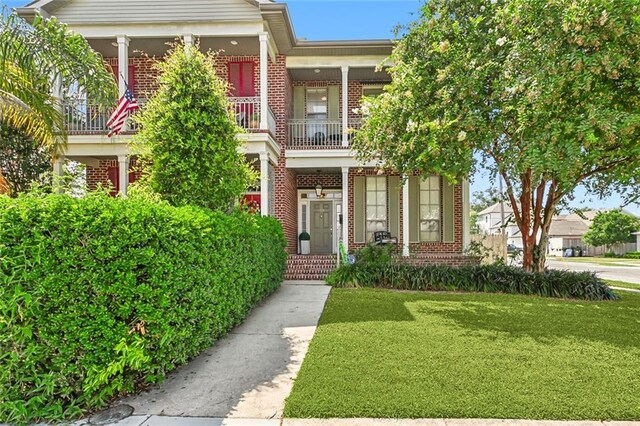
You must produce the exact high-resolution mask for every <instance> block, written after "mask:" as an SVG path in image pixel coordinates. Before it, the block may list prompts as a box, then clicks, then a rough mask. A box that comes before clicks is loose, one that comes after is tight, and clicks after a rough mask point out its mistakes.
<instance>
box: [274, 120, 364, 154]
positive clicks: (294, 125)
mask: <svg viewBox="0 0 640 426" xmlns="http://www.w3.org/2000/svg"><path fill="white" fill-rule="evenodd" d="M348 125H349V127H348V128H347V141H348V144H349V145H351V141H352V139H353V137H354V136H355V132H356V131H358V130H360V128H361V127H362V119H361V118H350V119H349V120H348ZM342 139H343V136H342V120H313V119H295V120H289V140H288V143H287V146H288V147H289V148H293V149H305V148H310V149H314V148H346V147H345V146H344V145H343V143H342Z"/></svg>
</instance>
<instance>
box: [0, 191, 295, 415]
mask: <svg viewBox="0 0 640 426" xmlns="http://www.w3.org/2000/svg"><path fill="white" fill-rule="evenodd" d="M284 247H285V240H284V235H283V232H282V229H281V226H280V224H279V223H278V222H277V221H276V220H275V219H272V218H263V217H260V216H255V215H249V214H243V213H237V214H232V215H224V214H222V213H218V212H212V211H209V210H205V209H199V208H195V207H180V208H176V207H172V206H169V205H168V204H167V203H150V202H148V201H144V200H136V199H129V200H123V199H114V198H109V197H106V196H98V195H91V196H89V197H87V198H85V199H74V198H71V197H68V196H64V195H50V196H46V197H41V198H36V197H33V196H30V197H25V196H23V197H19V198H17V199H10V198H8V197H3V196H0V323H1V324H2V326H1V327H0V422H2V421H6V422H12V423H28V422H33V421H37V420H41V419H47V420H56V419H57V420H60V419H68V418H71V417H74V416H76V415H79V414H80V413H81V412H82V411H84V410H88V409H94V408H97V407H100V406H103V405H104V404H105V403H106V402H108V401H109V400H110V399H112V398H113V397H115V396H117V395H120V394H123V393H127V392H131V391H134V390H135V389H136V388H137V387H139V386H143V385H146V384H150V383H154V382H157V381H159V380H161V379H162V378H163V377H164V376H165V375H166V374H167V372H169V371H171V370H173V369H174V368H175V367H176V366H178V365H180V364H183V363H185V362H186V361H187V360H189V359H190V358H192V357H194V356H196V355H198V354H199V353H200V352H201V351H202V350H204V349H206V348H208V347H210V345H211V344H212V343H213V342H214V341H215V340H216V339H218V338H219V337H220V336H222V335H224V334H225V333H226V332H227V331H228V330H229V329H230V328H231V327H233V326H234V325H236V324H238V323H239V322H241V321H242V319H243V318H244V317H245V316H246V315H247V313H248V312H249V310H250V309H251V308H252V307H253V306H254V305H255V304H256V303H258V302H259V301H260V300H262V299H264V297H266V296H267V295H268V294H270V293H271V292H273V291H274V290H275V289H276V288H277V287H278V285H279V284H280V282H281V280H282V276H283V273H284V265H285V259H286V253H285V251H284Z"/></svg>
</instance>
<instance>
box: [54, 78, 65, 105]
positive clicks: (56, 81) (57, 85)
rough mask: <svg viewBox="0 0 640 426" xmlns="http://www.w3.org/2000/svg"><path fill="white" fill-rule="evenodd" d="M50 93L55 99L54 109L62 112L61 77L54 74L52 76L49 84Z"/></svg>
mask: <svg viewBox="0 0 640 426" xmlns="http://www.w3.org/2000/svg"><path fill="white" fill-rule="evenodd" d="M51 95H52V96H53V98H54V99H55V101H56V105H55V106H56V109H57V110H58V112H60V113H62V107H63V105H62V101H63V95H64V93H63V90H62V77H61V76H59V75H58V76H56V77H54V78H53V83H52V84H51Z"/></svg>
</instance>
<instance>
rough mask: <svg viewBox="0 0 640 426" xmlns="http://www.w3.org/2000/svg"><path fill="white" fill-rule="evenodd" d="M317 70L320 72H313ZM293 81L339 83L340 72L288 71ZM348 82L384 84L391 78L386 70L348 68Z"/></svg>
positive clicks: (336, 70) (306, 69)
mask: <svg viewBox="0 0 640 426" xmlns="http://www.w3.org/2000/svg"><path fill="white" fill-rule="evenodd" d="M316 69H318V70H320V72H315V70H316ZM289 73H290V75H291V79H292V80H293V81H327V80H332V81H336V80H337V81H340V80H341V79H342V71H341V70H340V68H293V69H289ZM349 80H356V81H363V82H372V83H385V82H389V81H391V76H390V75H389V73H388V72H387V70H386V69H383V70H381V71H376V70H375V68H350V69H349Z"/></svg>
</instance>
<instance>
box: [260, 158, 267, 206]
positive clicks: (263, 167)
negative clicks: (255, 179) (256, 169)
mask: <svg viewBox="0 0 640 426" xmlns="http://www.w3.org/2000/svg"><path fill="white" fill-rule="evenodd" d="M260 213H261V214H262V216H269V154H267V153H266V152H262V153H260Z"/></svg>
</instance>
